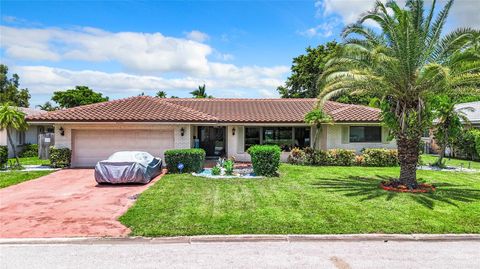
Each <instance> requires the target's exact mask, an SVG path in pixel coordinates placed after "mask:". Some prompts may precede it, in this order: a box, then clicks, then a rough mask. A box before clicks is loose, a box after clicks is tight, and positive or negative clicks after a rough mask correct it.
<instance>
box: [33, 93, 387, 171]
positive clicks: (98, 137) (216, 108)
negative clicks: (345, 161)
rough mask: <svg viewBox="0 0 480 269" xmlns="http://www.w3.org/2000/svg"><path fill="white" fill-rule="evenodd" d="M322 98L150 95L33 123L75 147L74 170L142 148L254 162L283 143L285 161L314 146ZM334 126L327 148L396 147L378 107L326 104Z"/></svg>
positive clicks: (58, 142) (323, 140)
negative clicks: (258, 150)
mask: <svg viewBox="0 0 480 269" xmlns="http://www.w3.org/2000/svg"><path fill="white" fill-rule="evenodd" d="M316 102H317V100H316V99H221V98H211V99H190V98H189V99H182V98H170V99H161V98H154V97H148V96H139V97H131V98H126V99H121V100H115V101H109V102H103V103H98V104H92V105H86V106H80V107H75V108H70V109H64V110H57V111H52V112H48V113H45V114H38V115H32V116H29V117H28V122H30V123H31V124H53V125H54V126H55V146H56V147H67V148H70V149H72V166H73V167H91V166H93V165H94V164H95V163H96V162H98V161H100V160H102V159H105V158H107V157H108V156H109V155H110V154H112V153H114V152H115V151H120V150H142V151H148V152H150V153H151V154H153V155H156V156H160V157H163V152H164V151H165V150H167V149H173V148H176V149H181V148H192V147H194V146H195V145H196V144H198V145H199V147H201V148H203V149H205V151H206V153H207V157H213V158H218V157H219V156H226V157H235V159H236V160H238V161H249V160H250V156H249V155H248V154H247V153H246V150H247V149H248V147H249V146H251V145H254V144H278V145H280V146H281V147H282V149H283V150H284V153H283V154H282V160H286V159H287V156H288V151H290V149H291V148H292V147H310V146H312V145H313V141H312V138H313V137H315V128H312V127H311V126H309V125H307V124H305V123H304V115H305V114H306V113H308V112H309V111H311V110H312V108H314V106H315V104H316ZM325 111H326V112H327V113H328V114H329V115H330V116H331V117H332V118H333V120H334V121H335V122H334V124H332V125H328V124H327V125H325V126H324V127H323V131H322V134H320V135H319V136H318V137H319V141H318V143H317V145H318V147H319V148H322V149H333V148H343V149H354V150H356V151H357V152H359V151H360V150H361V149H363V148H396V144H395V142H394V141H387V136H388V130H386V129H385V128H383V127H381V126H380V111H379V110H378V109H374V108H370V107H365V106H359V105H347V104H341V103H336V102H327V103H326V105H325Z"/></svg>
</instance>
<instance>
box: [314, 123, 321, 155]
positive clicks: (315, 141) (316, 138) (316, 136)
mask: <svg viewBox="0 0 480 269" xmlns="http://www.w3.org/2000/svg"><path fill="white" fill-rule="evenodd" d="M321 131H322V125H317V126H316V130H315V137H314V138H313V139H314V140H313V149H314V150H316V149H317V140H318V137H319V136H320V132H321Z"/></svg>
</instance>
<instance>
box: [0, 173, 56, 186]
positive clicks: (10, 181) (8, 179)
mask: <svg viewBox="0 0 480 269" xmlns="http://www.w3.org/2000/svg"><path fill="white" fill-rule="evenodd" d="M51 172H53V171H30V172H21V171H11V172H0V189H2V188H6V187H8V186H12V185H15V184H18V183H22V182H25V181H27V180H32V179H36V178H39V177H42V176H45V175H48V174H50V173H51Z"/></svg>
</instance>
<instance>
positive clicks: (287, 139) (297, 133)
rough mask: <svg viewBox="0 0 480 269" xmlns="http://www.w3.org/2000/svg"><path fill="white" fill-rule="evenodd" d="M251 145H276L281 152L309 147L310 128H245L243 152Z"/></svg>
mask: <svg viewBox="0 0 480 269" xmlns="http://www.w3.org/2000/svg"><path fill="white" fill-rule="evenodd" d="M252 145H278V146H280V148H281V149H282V150H283V151H290V150H291V149H292V148H293V147H299V148H304V147H309V146H310V127H245V150H247V149H248V148H249V147H251V146H252Z"/></svg>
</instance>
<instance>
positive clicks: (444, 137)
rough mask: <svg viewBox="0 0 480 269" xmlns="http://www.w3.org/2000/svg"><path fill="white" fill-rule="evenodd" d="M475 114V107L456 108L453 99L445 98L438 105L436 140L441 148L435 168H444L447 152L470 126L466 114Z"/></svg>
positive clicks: (435, 129) (435, 125)
mask: <svg viewBox="0 0 480 269" xmlns="http://www.w3.org/2000/svg"><path fill="white" fill-rule="evenodd" d="M466 111H471V112H473V111H474V109H473V107H463V108H458V109H457V108H455V103H454V102H452V101H451V98H449V97H447V96H444V97H443V98H440V100H439V104H438V105H436V110H435V116H436V120H435V124H434V126H433V127H434V136H435V140H436V141H437V143H438V144H439V146H440V152H439V156H438V159H437V161H435V163H433V164H432V165H433V166H438V167H443V166H444V164H443V158H444V157H445V150H446V148H447V146H448V144H450V143H451V142H452V141H451V140H452V139H454V138H455V137H458V136H459V135H460V133H461V132H462V131H463V126H464V125H466V124H470V121H469V119H468V117H467V116H466V114H465V112H466Z"/></svg>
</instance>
